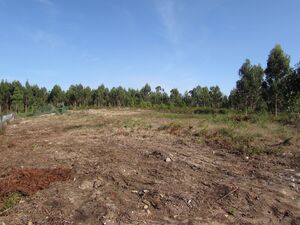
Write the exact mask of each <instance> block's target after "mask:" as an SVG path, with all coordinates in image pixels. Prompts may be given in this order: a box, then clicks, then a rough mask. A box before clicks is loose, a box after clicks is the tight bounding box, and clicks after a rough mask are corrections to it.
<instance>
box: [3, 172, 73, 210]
mask: <svg viewBox="0 0 300 225" xmlns="http://www.w3.org/2000/svg"><path fill="white" fill-rule="evenodd" d="M70 177H71V170H70V169H62V168H56V169H13V170H12V171H10V172H9V173H8V174H6V175H4V176H3V175H2V177H1V178H0V205H1V199H2V200H4V199H5V198H6V197H8V196H10V195H11V194H13V193H21V194H22V195H24V196H29V195H32V194H34V193H36V192H37V191H39V190H43V189H45V188H48V187H49V185H50V184H51V183H53V182H57V181H66V180H68V179H70Z"/></svg>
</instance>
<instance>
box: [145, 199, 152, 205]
mask: <svg viewBox="0 0 300 225" xmlns="http://www.w3.org/2000/svg"><path fill="white" fill-rule="evenodd" d="M143 203H144V204H146V205H151V203H150V202H149V201H147V200H146V199H144V200H143Z"/></svg>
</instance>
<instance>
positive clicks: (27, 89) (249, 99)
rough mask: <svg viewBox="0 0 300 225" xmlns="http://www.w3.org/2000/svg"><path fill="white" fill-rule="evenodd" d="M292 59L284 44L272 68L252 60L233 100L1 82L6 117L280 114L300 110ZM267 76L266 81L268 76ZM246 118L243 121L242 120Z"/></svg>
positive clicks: (197, 93) (299, 78) (202, 90)
mask: <svg viewBox="0 0 300 225" xmlns="http://www.w3.org/2000/svg"><path fill="white" fill-rule="evenodd" d="M289 63H290V58H289V56H287V55H286V54H285V53H284V51H283V50H282V48H281V47H280V45H276V46H275V48H274V49H273V50H272V51H271V52H270V55H269V58H268V62H267V68H266V70H265V71H263V69H262V67H261V66H260V65H252V64H251V62H250V60H248V59H247V60H246V61H245V62H244V64H243V65H242V66H241V68H240V70H239V76H240V78H239V80H238V81H237V83H236V87H235V88H234V89H233V90H232V91H231V93H230V95H229V97H227V96H226V95H224V94H223V93H222V92H221V90H220V87H219V86H211V87H209V88H208V87H201V86H199V85H198V86H196V87H195V88H193V89H192V90H190V91H186V92H184V94H181V93H180V92H179V90H178V89H177V88H174V89H172V90H171V91H170V93H169V94H168V93H166V92H165V90H164V89H163V87H161V86H157V87H156V88H155V90H154V91H152V89H151V87H150V85H149V84H146V85H145V86H144V87H142V88H141V89H140V90H139V89H131V88H129V89H126V88H123V87H121V86H119V87H113V88H111V89H109V88H107V87H105V86H104V85H100V86H99V87H97V88H96V89H91V88H90V87H84V86H83V85H82V84H76V85H71V86H70V87H69V88H68V90H66V91H64V90H62V89H61V87H60V86H59V85H55V86H54V87H53V88H52V89H51V91H50V92H48V91H47V89H46V88H43V87H42V88H40V87H38V86H37V85H31V84H29V82H26V83H25V85H24V86H23V85H22V84H21V83H20V82H18V81H13V82H11V83H10V82H7V81H4V80H2V81H1V82H0V113H8V112H17V113H18V114H24V115H36V114H39V113H51V112H57V113H64V112H65V111H66V110H67V109H68V108H71V109H85V108H100V107H139V108H147V109H148V108H154V109H158V110H161V111H168V112H175V113H190V114H192V113H193V112H194V113H195V114H208V115H212V116H214V119H215V120H218V119H220V118H218V117H217V116H216V115H219V114H220V115H221V114H227V113H228V112H230V109H234V110H237V111H238V112H241V111H243V112H246V115H247V114H248V113H249V114H252V113H262V112H273V113H275V114H276V115H277V111H278V110H279V111H282V112H289V113H295V112H298V113H299V112H300V63H299V64H298V65H297V66H296V67H295V68H294V69H292V68H290V67H289ZM264 72H265V75H266V76H265V79H263V75H264ZM242 120H243V118H242Z"/></svg>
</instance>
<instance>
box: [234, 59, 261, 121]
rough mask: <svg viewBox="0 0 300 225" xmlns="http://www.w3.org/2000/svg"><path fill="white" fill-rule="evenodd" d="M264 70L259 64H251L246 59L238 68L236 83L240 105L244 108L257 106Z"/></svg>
mask: <svg viewBox="0 0 300 225" xmlns="http://www.w3.org/2000/svg"><path fill="white" fill-rule="evenodd" d="M263 75H264V70H263V69H262V67H261V66H260V65H254V66H253V65H251V61H250V60H249V59H246V61H245V62H244V64H243V65H242V67H241V68H240V70H239V76H240V80H238V81H237V83H236V89H237V93H238V97H239V98H240V104H239V105H240V106H241V107H242V108H243V109H244V110H245V112H246V115H247V114H248V110H249V109H250V110H254V109H256V108H258V106H257V104H258V102H259V99H260V97H261V85H262V82H263Z"/></svg>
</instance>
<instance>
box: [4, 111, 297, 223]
mask: <svg viewBox="0 0 300 225" xmlns="http://www.w3.org/2000/svg"><path fill="white" fill-rule="evenodd" d="M139 113H140V112H131V111H124V112H123V111H120V112H118V111H117V112H116V111H112V112H110V111H107V110H106V111H99V112H98V111H92V112H90V111H89V112H77V113H67V114H65V115H61V116H49V117H47V116H45V117H38V118H31V119H26V120H17V121H16V122H15V124H10V125H9V126H8V127H7V130H6V132H5V134H4V135H2V136H0V154H1V157H0V176H1V177H2V178H1V179H2V182H3V179H4V180H7V179H8V180H15V178H16V177H18V176H16V175H14V174H16V172H13V173H10V172H9V171H10V170H11V168H38V169H42V170H39V171H43V172H38V176H32V175H30V176H31V177H32V179H30V184H35V185H36V187H35V188H34V191H31V189H30V190H28V189H27V186H28V184H29V183H28V182H27V181H26V182H23V181H22V182H21V181H17V182H13V183H14V184H20V186H19V185H16V187H15V188H9V189H11V190H10V191H21V192H22V193H25V194H32V195H29V196H25V197H24V198H23V199H22V201H21V202H20V203H19V204H18V205H17V206H16V207H14V208H13V209H10V210H9V211H7V212H6V213H5V215H2V216H1V215H0V224H1V222H4V223H5V224H6V225H11V224H12V225H19V224H20V225H21V224H23V225H24V224H27V223H28V222H29V221H32V223H33V224H34V225H36V224H51V225H56V224H57V225H60V224H74V225H75V224H76V225H80V224H84V225H88V224H91V225H94V224H104V223H105V224H107V225H110V224H151V225H152V224H249V225H250V224H278V225H281V224H283V225H284V224H291V225H296V224H300V192H299V181H300V180H299V177H298V175H299V172H300V158H299V157H297V156H296V155H294V154H289V153H287V154H276V155H261V156H250V157H249V158H245V156H243V155H236V154H231V153H229V152H228V151H227V150H226V149H223V148H222V145H211V146H208V145H206V144H205V143H200V142H198V141H196V139H194V138H193V137H191V136H185V133H186V132H183V133H184V134H182V135H181V134H180V132H179V131H180V129H181V128H180V127H176V128H171V129H172V132H171V133H170V132H168V131H166V130H164V129H161V130H160V129H159V127H161V126H162V123H159V121H157V125H155V124H152V126H148V125H147V126H146V125H144V124H139V125H137V126H134V127H128V120H132V119H137V118H139V117H141V115H140V114H139ZM145 118H146V117H145ZM141 121H142V122H144V119H143V117H141ZM124 124H125V125H124ZM167 158H170V159H171V162H167V161H168V160H167ZM45 168H69V169H72V179H67V178H69V175H70V174H69V173H67V174H63V176H61V177H60V178H59V179H58V180H55V181H58V182H54V183H51V182H50V180H51V181H54V180H53V177H52V176H53V173H52V172H50V174H48V175H46V176H45V177H44V176H42V173H44V172H45V171H44V170H43V169H45ZM20 171H22V170H20ZM27 172H28V171H27ZM21 174H22V173H21ZM25 174H28V173H26V172H25ZM29 174H30V173H29ZM54 174H56V175H58V174H61V173H60V172H58V173H54ZM35 175H36V174H35ZM26 176H27V175H26ZM9 177H10V178H9ZM41 183H42V184H43V185H42V187H43V188H40V187H41V186H40V184H41ZM50 183H51V184H50ZM23 184H25V187H26V188H25V189H23V188H20V187H22V185H23ZM44 184H45V185H44ZM6 188H7V187H3V185H2V186H0V192H1V193H4V192H5V193H6V192H7V191H5V190H6ZM37 189H39V191H37V192H36V193H33V192H35V191H36V190H37Z"/></svg>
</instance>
